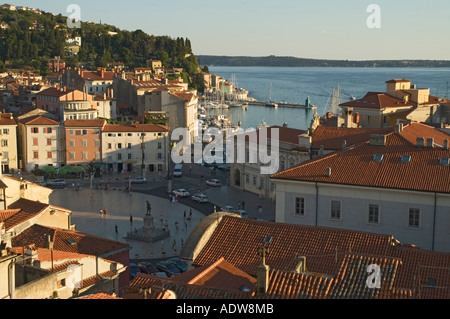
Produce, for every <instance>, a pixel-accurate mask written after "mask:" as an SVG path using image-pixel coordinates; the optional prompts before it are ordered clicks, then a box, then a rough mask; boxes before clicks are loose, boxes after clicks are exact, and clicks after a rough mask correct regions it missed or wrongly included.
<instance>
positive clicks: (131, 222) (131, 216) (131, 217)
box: [130, 214, 133, 224]
mask: <svg viewBox="0 0 450 319" xmlns="http://www.w3.org/2000/svg"><path fill="white" fill-rule="evenodd" d="M130 224H133V215H131V214H130Z"/></svg>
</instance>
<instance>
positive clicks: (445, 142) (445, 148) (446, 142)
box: [444, 139, 448, 151]
mask: <svg viewBox="0 0 450 319" xmlns="http://www.w3.org/2000/svg"><path fill="white" fill-rule="evenodd" d="M444 150H446V151H448V139H445V140H444Z"/></svg>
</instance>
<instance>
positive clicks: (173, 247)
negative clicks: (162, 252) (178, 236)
mask: <svg viewBox="0 0 450 319" xmlns="http://www.w3.org/2000/svg"><path fill="white" fill-rule="evenodd" d="M175 247H177V242H176V241H175V239H174V240H173V241H172V250H175Z"/></svg>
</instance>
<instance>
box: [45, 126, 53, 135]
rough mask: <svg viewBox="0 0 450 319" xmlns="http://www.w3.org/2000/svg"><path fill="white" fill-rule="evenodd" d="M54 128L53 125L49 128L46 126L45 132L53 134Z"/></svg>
mask: <svg viewBox="0 0 450 319" xmlns="http://www.w3.org/2000/svg"><path fill="white" fill-rule="evenodd" d="M52 131H53V130H52V128H51V127H47V128H44V133H47V134H52Z"/></svg>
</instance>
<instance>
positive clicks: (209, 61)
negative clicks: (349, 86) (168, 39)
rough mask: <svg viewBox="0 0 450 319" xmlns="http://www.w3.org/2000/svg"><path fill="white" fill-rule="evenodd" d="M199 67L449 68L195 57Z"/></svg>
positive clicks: (427, 63)
mask: <svg viewBox="0 0 450 319" xmlns="http://www.w3.org/2000/svg"><path fill="white" fill-rule="evenodd" d="M197 59H198V61H199V64H200V65H207V66H211V67H215V66H234V67H330V68H336V67H343V68H450V61H446V60H367V61H350V60H321V59H305V58H295V57H278V56H267V57H248V56H213V55H197Z"/></svg>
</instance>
